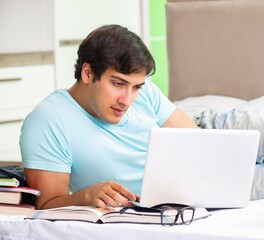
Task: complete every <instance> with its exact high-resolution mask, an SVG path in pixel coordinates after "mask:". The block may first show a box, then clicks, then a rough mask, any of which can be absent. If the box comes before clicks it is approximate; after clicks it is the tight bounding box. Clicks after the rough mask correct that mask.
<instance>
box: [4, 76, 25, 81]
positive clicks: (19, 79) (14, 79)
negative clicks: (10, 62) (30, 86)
mask: <svg viewBox="0 0 264 240" xmlns="http://www.w3.org/2000/svg"><path fill="white" fill-rule="evenodd" d="M22 79H23V78H22V77H10V78H0V82H14V81H21V80H22Z"/></svg>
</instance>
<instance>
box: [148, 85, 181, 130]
mask: <svg viewBox="0 0 264 240" xmlns="http://www.w3.org/2000/svg"><path fill="white" fill-rule="evenodd" d="M144 88H145V89H144V91H147V94H145V96H146V97H147V99H146V100H147V101H149V103H150V104H151V106H152V108H153V110H154V113H155V115H156V116H157V117H158V125H159V126H162V125H163V123H164V122H165V121H166V120H167V119H168V118H169V117H170V116H171V114H172V113H173V112H174V111H175V109H176V105H175V104H174V103H172V102H171V101H170V100H169V99H168V98H167V97H166V96H165V95H164V94H163V93H162V92H161V91H160V89H159V88H158V87H157V86H156V85H155V84H154V83H153V82H151V81H150V80H146V84H145V85H144Z"/></svg>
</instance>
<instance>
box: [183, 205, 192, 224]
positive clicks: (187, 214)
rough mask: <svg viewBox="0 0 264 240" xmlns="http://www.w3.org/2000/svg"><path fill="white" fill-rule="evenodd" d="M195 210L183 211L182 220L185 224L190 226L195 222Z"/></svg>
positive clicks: (186, 209)
mask: <svg viewBox="0 0 264 240" xmlns="http://www.w3.org/2000/svg"><path fill="white" fill-rule="evenodd" d="M193 215H194V209H193V208H184V209H182V215H181V219H182V222H183V224H190V223H191V222H192V220H193Z"/></svg>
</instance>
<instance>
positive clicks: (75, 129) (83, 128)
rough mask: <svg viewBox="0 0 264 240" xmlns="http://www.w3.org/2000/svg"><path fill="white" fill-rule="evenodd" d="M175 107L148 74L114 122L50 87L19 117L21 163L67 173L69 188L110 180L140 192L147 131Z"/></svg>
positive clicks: (75, 188)
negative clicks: (21, 121) (20, 118)
mask: <svg viewBox="0 0 264 240" xmlns="http://www.w3.org/2000/svg"><path fill="white" fill-rule="evenodd" d="M174 110H175V105H174V104H173V103H172V102H170V101H169V100H168V99H167V98H166V97H165V96H164V95H163V94H162V93H161V92H160V90H159V89H158V88H157V87H156V86H155V85H154V84H153V83H152V82H151V81H149V80H146V84H145V85H144V86H143V87H142V89H141V90H140V91H139V94H138V96H137V98H136V99H135V101H134V102H133V104H132V105H131V106H130V108H129V109H128V111H127V112H126V114H125V115H124V116H123V117H122V119H121V121H120V122H119V123H118V124H109V123H106V122H104V121H103V120H101V119H99V118H95V117H93V116H92V115H90V114H89V113H88V112H86V111H85V110H84V109H83V108H82V107H81V106H80V105H79V104H78V103H77V102H76V101H75V100H74V99H73V98H72V97H71V95H70V94H69V93H68V92H67V91H66V90H65V89H61V90H58V91H55V92H53V93H52V94H50V95H49V96H48V97H47V98H45V99H44V100H43V101H42V102H41V103H40V104H38V105H37V106H36V108H35V109H34V110H33V111H32V112H31V113H30V114H29V115H28V116H27V117H26V119H25V121H24V123H23V126H22V130H21V136H20V148H21V153H22V161H23V165H24V167H25V168H32V169H41V170H48V171H56V172H65V173H71V179H70V189H71V191H72V192H76V191H78V190H80V189H82V188H84V187H86V186H88V185H91V184H93V183H96V182H99V181H104V180H114V181H116V182H118V183H120V184H122V185H124V186H125V187H126V188H128V189H129V190H130V191H131V192H133V193H135V194H140V191H141V185H142V178H143V172H144V166H145V157H146V151H147V142H148V136H149V131H150V129H151V128H152V127H157V126H161V125H162V124H163V123H164V122H165V121H166V120H167V119H168V118H169V116H170V115H171V114H172V112H173V111H174Z"/></svg>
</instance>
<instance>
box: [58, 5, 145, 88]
mask: <svg viewBox="0 0 264 240" xmlns="http://www.w3.org/2000/svg"><path fill="white" fill-rule="evenodd" d="M105 24H119V25H122V26H125V27H127V28H128V29H129V30H131V31H133V32H135V33H136V34H138V35H139V36H142V3H141V0H111V1H110V0H75V1H64V0H55V31H56V42H57V44H56V45H57V48H56V52H55V54H56V88H68V87H70V86H71V85H72V84H73V83H74V82H75V81H76V80H75V79H74V64H75V61H76V58H77V50H78V45H79V44H80V42H81V40H83V39H84V38H85V37H86V36H87V35H88V34H89V33H90V32H91V31H92V30H94V29H95V28H97V27H99V26H102V25H105Z"/></svg>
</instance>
